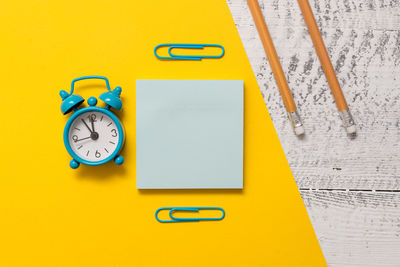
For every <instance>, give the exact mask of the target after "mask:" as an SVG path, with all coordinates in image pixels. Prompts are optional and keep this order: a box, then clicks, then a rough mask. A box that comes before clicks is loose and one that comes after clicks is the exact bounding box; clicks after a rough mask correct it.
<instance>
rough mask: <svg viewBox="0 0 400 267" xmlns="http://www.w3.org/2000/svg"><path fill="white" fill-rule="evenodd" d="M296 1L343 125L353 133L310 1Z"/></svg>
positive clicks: (344, 100) (341, 93)
mask: <svg viewBox="0 0 400 267" xmlns="http://www.w3.org/2000/svg"><path fill="white" fill-rule="evenodd" d="M297 2H298V3H299V6H300V9H301V12H302V13H303V17H304V21H305V23H306V25H307V28H308V31H309V33H310V36H311V39H312V41H313V43H314V46H315V50H316V51H317V55H318V58H319V60H320V62H321V65H322V68H323V70H324V73H325V76H326V79H327V80H328V83H329V87H330V88H331V91H332V95H333V97H334V99H335V102H336V106H337V108H338V110H339V114H340V117H341V118H342V120H343V124H344V127H345V128H346V131H347V133H348V134H355V133H356V126H355V124H354V120H353V117H352V116H351V113H350V110H349V107H348V105H347V102H346V99H345V98H344V95H343V91H342V89H341V88H340V85H339V81H338V79H337V77H336V73H335V70H334V69H333V66H332V63H331V60H330V58H329V55H328V51H327V50H326V47H325V44H324V41H323V39H322V37H321V33H320V31H319V29H318V25H317V22H316V21H315V18H314V14H313V12H312V10H311V7H310V3H309V2H308V0H297Z"/></svg>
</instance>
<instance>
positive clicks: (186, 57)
mask: <svg viewBox="0 0 400 267" xmlns="http://www.w3.org/2000/svg"><path fill="white" fill-rule="evenodd" d="M165 46H167V47H168V46H169V48H168V54H169V57H162V56H159V55H158V54H157V49H158V48H160V47H165ZM205 47H218V48H220V49H221V54H219V55H215V56H210V55H204V56H202V55H197V56H196V55H176V54H174V53H172V50H173V49H175V48H183V49H204V48H205ZM224 54H225V49H224V47H223V46H222V45H217V44H159V45H157V46H156V47H155V48H154V55H155V56H156V57H157V58H159V59H169V60H202V59H203V58H221V57H222V56H223V55H224Z"/></svg>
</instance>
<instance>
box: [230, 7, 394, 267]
mask: <svg viewBox="0 0 400 267" xmlns="http://www.w3.org/2000/svg"><path fill="white" fill-rule="evenodd" d="M227 1H228V5H229V8H230V10H231V12H232V15H233V18H234V21H235V24H236V26H237V29H238V31H239V34H240V36H241V39H242V42H243V44H244V47H245V49H246V52H247V55H248V57H249V60H250V62H251V65H252V67H253V70H254V73H255V75H256V77H257V80H258V83H259V85H260V88H261V91H262V94H263V96H264V99H265V102H266V105H267V107H268V110H269V112H270V115H271V117H272V120H273V122H274V125H275V128H276V130H277V133H278V135H279V138H280V140H281V143H282V146H283V149H284V151H285V153H286V156H287V159H288V161H289V164H290V166H291V169H292V172H293V174H294V177H295V179H296V182H297V185H298V187H299V189H300V192H301V195H302V197H303V200H304V203H305V206H306V208H307V210H308V213H309V216H310V218H311V221H312V223H313V226H314V229H315V232H316V234H317V237H318V240H319V242H320V245H321V248H322V250H323V252H324V255H325V258H326V260H327V262H328V265H329V266H400V145H399V143H400V128H399V125H400V0H309V1H310V4H311V6H312V8H313V11H314V14H315V16H316V20H317V22H318V25H319V26H320V29H322V34H323V38H324V40H325V43H326V45H327V47H328V51H329V53H330V56H331V59H332V63H333V65H334V67H335V69H336V72H337V75H338V78H339V81H340V83H341V85H342V88H343V91H344V94H345V96H346V99H347V101H348V103H349V106H350V109H351V112H352V113H353V116H354V118H355V121H356V123H357V127H358V135H357V137H356V138H354V139H350V138H348V137H347V136H346V134H345V130H344V128H343V127H342V122H341V120H340V118H339V115H338V113H337V110H336V106H335V104H334V101H333V98H332V95H331V93H330V89H329V87H328V85H327V82H326V79H325V76H324V74H323V72H322V69H321V66H320V63H319V61H318V58H317V56H316V54H315V50H314V48H313V45H312V42H311V39H310V37H309V35H308V32H307V28H306V26H305V24H304V22H303V18H302V15H301V12H300V9H299V7H298V4H297V1H295V0H259V2H260V5H261V7H262V9H263V13H264V16H265V18H266V22H267V24H268V27H269V29H270V31H271V35H272V38H273V40H274V42H275V46H276V48H277V51H278V54H279V56H280V58H281V62H282V65H283V69H284V71H285V73H286V74H287V77H288V82H289V85H290V87H291V88H292V90H293V95H294V99H295V101H296V103H297V104H298V107H299V110H300V113H301V116H302V118H303V122H304V125H305V128H306V136H305V138H303V139H299V138H297V137H296V136H295V135H294V134H293V132H292V129H291V126H290V124H289V122H288V120H287V115H286V111H285V109H284V107H283V104H282V100H281V98H280V95H279V92H278V89H277V87H276V84H275V80H274V78H273V75H272V72H271V69H270V67H269V64H268V61H267V59H266V56H265V53H264V50H263V48H262V45H261V41H260V40H259V37H258V34H257V31H256V29H255V26H254V23H253V20H252V17H251V14H250V11H249V10H248V7H247V3H246V0H227Z"/></svg>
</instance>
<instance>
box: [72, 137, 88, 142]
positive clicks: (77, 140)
mask: <svg viewBox="0 0 400 267" xmlns="http://www.w3.org/2000/svg"><path fill="white" fill-rule="evenodd" d="M89 138H92V136H89V137H85V138H82V139H76V140H74V141H75V143H76V142H79V141H82V140H86V139H89Z"/></svg>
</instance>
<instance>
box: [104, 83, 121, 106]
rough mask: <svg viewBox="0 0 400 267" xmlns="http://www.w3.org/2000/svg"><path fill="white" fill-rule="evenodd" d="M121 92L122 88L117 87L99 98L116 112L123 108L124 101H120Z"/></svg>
mask: <svg viewBox="0 0 400 267" xmlns="http://www.w3.org/2000/svg"><path fill="white" fill-rule="evenodd" d="M121 91H122V89H121V87H115V89H114V90H112V91H111V92H105V93H102V94H101V95H100V97H99V98H100V99H101V100H102V101H103V102H104V103H106V104H107V105H109V106H110V107H113V108H115V109H116V110H121V108H122V101H121V99H120V95H121Z"/></svg>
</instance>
